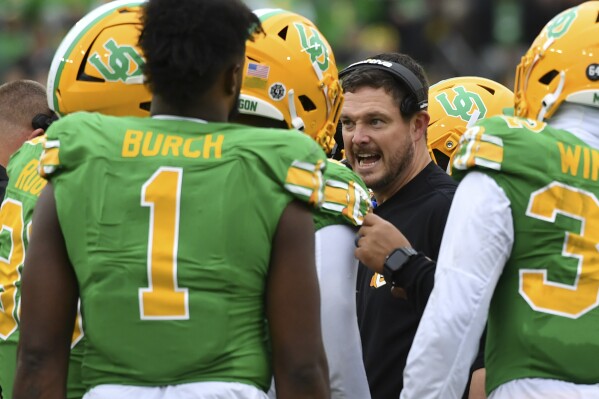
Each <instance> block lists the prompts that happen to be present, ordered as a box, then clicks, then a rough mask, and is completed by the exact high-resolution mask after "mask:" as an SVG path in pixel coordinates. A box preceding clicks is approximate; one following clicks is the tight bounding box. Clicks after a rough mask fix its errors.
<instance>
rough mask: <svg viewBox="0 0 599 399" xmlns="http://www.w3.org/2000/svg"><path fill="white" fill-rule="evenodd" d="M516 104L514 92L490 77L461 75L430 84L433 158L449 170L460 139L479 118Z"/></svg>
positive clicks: (429, 131)
mask: <svg viewBox="0 0 599 399" xmlns="http://www.w3.org/2000/svg"><path fill="white" fill-rule="evenodd" d="M513 106H514V93H512V91H511V90H510V89H508V88H507V87H505V86H503V85H501V84H499V83H497V82H494V81H492V80H490V79H485V78H480V77H477V76H461V77H457V78H451V79H446V80H442V81H440V82H438V83H436V84H434V85H432V86H431V87H430V88H429V91H428V113H429V115H430V117H431V119H430V122H429V125H428V129H427V136H428V137H427V145H428V150H429V153H430V155H431V158H432V159H433V161H435V163H436V164H437V165H439V166H441V167H442V168H443V169H446V170H448V171H449V169H448V166H449V165H451V161H452V159H453V154H454V151H455V149H456V148H457V145H458V141H459V140H460V137H461V136H462V134H463V133H464V132H465V131H466V129H467V128H468V127H470V126H472V125H473V124H474V123H475V122H476V121H477V120H479V119H482V118H487V117H489V116H493V115H501V114H502V113H503V110H504V109H505V108H511V107H513Z"/></svg>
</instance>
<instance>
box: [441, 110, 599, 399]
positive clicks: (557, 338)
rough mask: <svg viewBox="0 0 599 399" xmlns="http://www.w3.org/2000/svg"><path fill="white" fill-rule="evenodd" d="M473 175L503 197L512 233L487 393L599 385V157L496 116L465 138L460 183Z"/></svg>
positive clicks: (495, 311) (491, 332)
mask: <svg viewBox="0 0 599 399" xmlns="http://www.w3.org/2000/svg"><path fill="white" fill-rule="evenodd" d="M471 170H475V171H479V172H483V173H486V174H487V175H489V176H490V177H492V178H493V179H494V180H495V181H496V182H497V184H498V185H499V186H500V187H501V188H502V189H503V191H504V192H505V194H506V195H507V197H508V198H509V200H510V203H511V212H512V217H513V226H514V244H513V248H512V252H511V255H510V257H509V260H508V262H507V263H506V265H505V268H504V270H503V273H502V275H501V277H500V279H499V282H498V284H497V287H496V289H495V292H494V295H493V299H492V301H491V307H490V309H489V320H488V332H487V334H488V335H487V345H486V348H485V351H486V353H485V359H486V361H485V366H486V367H487V382H486V383H487V391H488V392H490V391H492V390H493V389H495V388H496V387H497V386H499V385H501V384H503V383H505V382H508V381H510V380H514V379H520V378H549V379H557V380H564V381H570V382H573V383H579V384H597V383H599V367H597V359H599V345H598V344H597V331H598V329H599V308H598V305H599V300H598V294H599V249H598V248H599V246H598V244H599V201H598V199H597V198H598V195H599V184H597V181H598V180H599V150H597V149H594V148H591V147H589V146H588V145H586V144H585V143H584V142H582V141H581V140H579V139H578V138H577V137H576V136H574V135H572V134H571V133H569V132H567V131H564V130H557V129H554V128H551V127H550V126H548V125H546V124H545V123H542V122H537V121H532V120H528V119H521V118H514V117H507V116H501V117H493V118H489V119H485V120H482V121H481V122H479V124H478V126H476V127H475V128H473V129H471V130H469V131H467V132H466V133H465V135H464V136H463V139H462V141H461V144H460V148H459V153H458V155H457V156H456V158H455V160H454V164H453V176H454V177H456V178H457V179H461V178H463V177H464V175H465V174H466V173H468V172H469V171H471ZM466 250H467V249H466Z"/></svg>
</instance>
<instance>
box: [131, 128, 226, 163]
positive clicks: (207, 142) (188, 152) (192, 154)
mask: <svg viewBox="0 0 599 399" xmlns="http://www.w3.org/2000/svg"><path fill="white" fill-rule="evenodd" d="M224 140H225V137H224V136H223V135H222V134H216V135H213V134H207V135H204V136H197V137H187V138H186V137H182V136H178V135H175V134H167V133H153V132H150V131H148V132H143V131H141V130H132V129H129V130H127V132H126V133H125V137H124V140H123V148H122V151H121V156H122V157H123V158H135V157H156V156H162V157H165V156H174V157H184V158H204V159H208V158H220V157H221V156H222V147H223V141H224Z"/></svg>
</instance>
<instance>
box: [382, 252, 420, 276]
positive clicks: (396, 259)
mask: <svg viewBox="0 0 599 399" xmlns="http://www.w3.org/2000/svg"><path fill="white" fill-rule="evenodd" d="M414 255H418V252H416V250H415V249H414V248H410V247H402V248H396V249H394V250H393V251H392V252H391V253H390V254H389V255H388V256H387V258H386V259H385V264H384V265H383V277H384V278H385V281H386V282H387V283H389V284H394V279H393V277H394V276H395V275H397V272H398V271H400V270H401V268H402V267H403V266H404V265H405V264H406V263H408V261H409V260H410V259H411V258H412V257H413V256H414Z"/></svg>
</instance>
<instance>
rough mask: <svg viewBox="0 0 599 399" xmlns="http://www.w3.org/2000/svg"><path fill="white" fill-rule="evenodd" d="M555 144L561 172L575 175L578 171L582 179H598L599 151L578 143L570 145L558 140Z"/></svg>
mask: <svg viewBox="0 0 599 399" xmlns="http://www.w3.org/2000/svg"><path fill="white" fill-rule="evenodd" d="M557 146H558V148H559V152H560V159H561V164H562V173H567V174H570V175H572V176H575V177H576V176H578V173H579V172H582V178H584V179H587V180H592V181H597V180H599V151H597V150H595V149H592V148H589V147H583V146H580V145H574V146H570V145H568V144H564V143H561V142H558V143H557ZM581 167H582V168H581ZM580 169H582V170H580Z"/></svg>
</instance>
